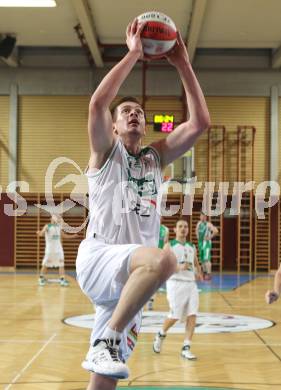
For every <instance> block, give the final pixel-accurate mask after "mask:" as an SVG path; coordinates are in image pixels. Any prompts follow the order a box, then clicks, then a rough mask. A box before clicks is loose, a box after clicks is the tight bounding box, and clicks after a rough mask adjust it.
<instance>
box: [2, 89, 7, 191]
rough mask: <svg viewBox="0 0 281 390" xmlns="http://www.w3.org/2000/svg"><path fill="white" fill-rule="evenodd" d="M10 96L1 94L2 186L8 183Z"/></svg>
mask: <svg viewBox="0 0 281 390" xmlns="http://www.w3.org/2000/svg"><path fill="white" fill-rule="evenodd" d="M8 158H9V97H8V96H0V186H2V188H4V189H6V187H7V185H8V161H9V160H8Z"/></svg>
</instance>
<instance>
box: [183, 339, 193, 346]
mask: <svg viewBox="0 0 281 390" xmlns="http://www.w3.org/2000/svg"><path fill="white" fill-rule="evenodd" d="M190 345H191V341H190V340H188V339H185V340H184V342H183V346H184V347H185V346H188V347H190Z"/></svg>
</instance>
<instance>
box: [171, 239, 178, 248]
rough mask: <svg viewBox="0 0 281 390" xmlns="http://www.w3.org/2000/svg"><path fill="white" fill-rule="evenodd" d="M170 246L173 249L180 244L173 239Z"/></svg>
mask: <svg viewBox="0 0 281 390" xmlns="http://www.w3.org/2000/svg"><path fill="white" fill-rule="evenodd" d="M169 244H170V246H171V247H173V246H175V245H177V244H178V241H177V240H176V239H175V238H173V239H172V240H170V241H169Z"/></svg>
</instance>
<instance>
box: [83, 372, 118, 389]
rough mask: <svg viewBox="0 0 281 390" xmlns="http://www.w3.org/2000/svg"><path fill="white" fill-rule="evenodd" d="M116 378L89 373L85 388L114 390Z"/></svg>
mask: <svg viewBox="0 0 281 390" xmlns="http://www.w3.org/2000/svg"><path fill="white" fill-rule="evenodd" d="M116 386H117V380H116V379H112V378H109V377H107V376H103V375H99V374H94V373H93V374H91V376H90V382H89V385H88V387H87V390H101V389H106V390H115V389H116Z"/></svg>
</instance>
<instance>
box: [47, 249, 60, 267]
mask: <svg viewBox="0 0 281 390" xmlns="http://www.w3.org/2000/svg"><path fill="white" fill-rule="evenodd" d="M42 265H43V266H44V267H47V268H57V267H63V266H64V253H63V251H59V252H45V256H44V258H43V261H42Z"/></svg>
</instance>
